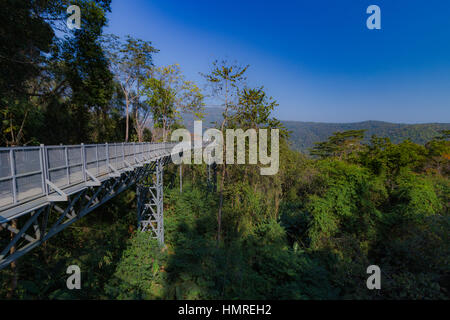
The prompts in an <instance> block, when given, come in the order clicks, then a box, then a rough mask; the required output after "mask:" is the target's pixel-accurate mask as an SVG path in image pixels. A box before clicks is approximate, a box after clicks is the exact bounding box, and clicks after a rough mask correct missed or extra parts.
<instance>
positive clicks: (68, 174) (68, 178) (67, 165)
mask: <svg viewBox="0 0 450 320" xmlns="http://www.w3.org/2000/svg"><path fill="white" fill-rule="evenodd" d="M64 156H65V157H66V175H67V185H69V184H70V173H69V151H68V148H67V147H64Z"/></svg>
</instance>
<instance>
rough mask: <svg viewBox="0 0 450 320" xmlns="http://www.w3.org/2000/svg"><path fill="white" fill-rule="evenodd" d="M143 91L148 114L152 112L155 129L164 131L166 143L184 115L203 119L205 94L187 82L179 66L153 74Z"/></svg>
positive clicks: (156, 71)
mask: <svg viewBox="0 0 450 320" xmlns="http://www.w3.org/2000/svg"><path fill="white" fill-rule="evenodd" d="M143 88H144V89H143V90H142V95H143V96H145V97H146V100H145V103H146V105H147V109H146V113H147V114H148V113H149V112H151V113H152V114H153V121H154V124H155V126H158V127H160V128H162V130H163V134H162V140H163V141H167V135H168V132H169V131H170V128H171V127H172V126H173V124H174V123H175V122H176V120H177V119H178V118H179V116H180V114H181V113H182V112H189V113H192V114H193V115H195V116H197V117H201V116H202V110H203V105H204V103H203V94H202V93H201V92H200V89H199V88H198V86H197V85H196V84H195V83H194V82H192V81H186V80H185V79H184V76H183V75H182V73H181V70H180V67H179V65H177V64H175V65H170V66H166V67H158V68H155V69H154V70H152V72H151V73H150V76H149V77H148V78H147V79H146V80H145V81H144V82H143Z"/></svg>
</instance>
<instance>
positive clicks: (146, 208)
mask: <svg viewBox="0 0 450 320" xmlns="http://www.w3.org/2000/svg"><path fill="white" fill-rule="evenodd" d="M166 162H167V161H166V159H164V158H162V159H159V160H157V162H156V167H155V172H154V174H153V175H151V176H149V177H148V178H147V179H146V180H145V181H142V182H141V183H139V184H138V185H137V201H138V204H137V209H138V212H137V218H138V229H139V230H140V231H144V232H146V231H147V232H151V234H152V237H153V238H155V239H157V240H158V242H159V244H160V245H162V246H163V245H164V212H163V210H164V208H163V203H164V194H163V173H164V164H165V163H166Z"/></svg>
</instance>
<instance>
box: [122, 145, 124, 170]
mask: <svg viewBox="0 0 450 320" xmlns="http://www.w3.org/2000/svg"><path fill="white" fill-rule="evenodd" d="M122 166H123V167H125V144H124V143H123V142H122Z"/></svg>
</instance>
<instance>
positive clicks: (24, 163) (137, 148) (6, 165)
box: [0, 143, 175, 223]
mask: <svg viewBox="0 0 450 320" xmlns="http://www.w3.org/2000/svg"><path fill="white" fill-rule="evenodd" d="M174 145H175V144H174V143H113V144H97V145H83V144H81V145H71V146H63V145H61V146H44V145H41V146H39V147H14V148H0V223H4V222H7V221H10V220H12V219H15V218H18V217H20V216H21V215H24V214H26V213H28V212H30V211H33V210H35V209H38V208H40V207H42V206H46V205H48V204H49V203H50V202H52V201H65V200H66V199H67V196H70V195H72V194H75V193H77V192H80V191H81V190H83V189H85V188H88V187H89V186H95V185H99V184H100V183H101V182H103V181H105V180H108V179H110V178H112V177H117V176H120V175H121V174H122V173H123V172H125V171H131V170H134V169H135V168H136V167H140V166H142V165H144V164H145V163H150V162H152V161H155V160H157V159H158V158H160V157H162V156H167V155H170V154H171V152H172V149H173V147H174Z"/></svg>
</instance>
